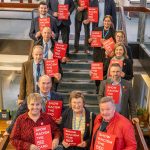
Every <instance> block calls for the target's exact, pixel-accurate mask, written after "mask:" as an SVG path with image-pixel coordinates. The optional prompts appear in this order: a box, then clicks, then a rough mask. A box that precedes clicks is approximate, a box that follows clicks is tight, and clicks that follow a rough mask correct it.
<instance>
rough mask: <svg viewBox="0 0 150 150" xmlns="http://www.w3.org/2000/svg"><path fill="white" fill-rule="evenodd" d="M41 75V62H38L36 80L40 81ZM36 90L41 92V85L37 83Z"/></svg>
mask: <svg viewBox="0 0 150 150" xmlns="http://www.w3.org/2000/svg"><path fill="white" fill-rule="evenodd" d="M40 76H41V73H40V64H37V68H36V82H38V81H39V77H40ZM36 92H39V87H38V85H37V91H36Z"/></svg>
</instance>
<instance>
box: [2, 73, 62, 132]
mask: <svg viewBox="0 0 150 150" xmlns="http://www.w3.org/2000/svg"><path fill="white" fill-rule="evenodd" d="M38 86H39V89H40V95H41V96H42V99H43V102H44V101H45V100H62V101H63V98H62V96H60V95H58V94H57V93H55V92H53V91H52V80H51V78H50V77H49V76H47V75H43V76H41V77H40V78H39V81H38ZM42 107H44V103H43V106H42ZM26 111H27V101H24V102H23V103H22V104H21V105H20V106H19V108H18V110H17V112H16V116H15V118H14V119H13V120H12V122H11V124H10V126H9V127H8V128H7V129H6V132H5V133H4V135H8V134H10V133H11V131H12V128H13V125H14V123H15V121H16V119H17V118H18V116H19V115H21V114H23V113H25V112H26ZM43 111H44V109H43ZM60 120H61V118H59V119H58V120H56V123H59V122H60Z"/></svg>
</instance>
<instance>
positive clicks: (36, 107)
mask: <svg viewBox="0 0 150 150" xmlns="http://www.w3.org/2000/svg"><path fill="white" fill-rule="evenodd" d="M28 109H29V113H30V114H31V115H33V116H36V115H39V114H40V111H41V109H42V104H41V102H40V101H36V102H35V101H34V100H31V101H30V103H29V104H28Z"/></svg>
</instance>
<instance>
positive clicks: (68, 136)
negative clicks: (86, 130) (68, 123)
mask: <svg viewBox="0 0 150 150" xmlns="http://www.w3.org/2000/svg"><path fill="white" fill-rule="evenodd" d="M64 140H65V142H67V143H69V144H70V146H77V145H78V144H80V143H81V131H79V130H71V129H67V128H64Z"/></svg>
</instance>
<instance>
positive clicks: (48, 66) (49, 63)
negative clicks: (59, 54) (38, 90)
mask: <svg viewBox="0 0 150 150" xmlns="http://www.w3.org/2000/svg"><path fill="white" fill-rule="evenodd" d="M44 64H45V74H46V75H48V76H50V77H54V74H55V73H58V59H47V60H45V61H44Z"/></svg>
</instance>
